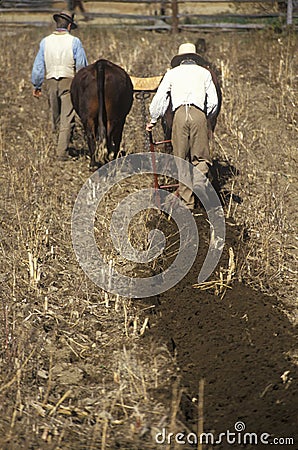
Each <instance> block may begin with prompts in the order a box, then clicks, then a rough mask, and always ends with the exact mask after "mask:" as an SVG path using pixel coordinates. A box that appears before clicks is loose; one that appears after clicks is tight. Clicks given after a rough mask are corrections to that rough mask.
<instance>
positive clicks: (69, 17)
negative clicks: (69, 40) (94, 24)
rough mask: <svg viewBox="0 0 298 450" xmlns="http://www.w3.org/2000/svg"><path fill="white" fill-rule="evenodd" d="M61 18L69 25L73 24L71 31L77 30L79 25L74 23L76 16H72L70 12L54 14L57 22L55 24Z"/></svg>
mask: <svg viewBox="0 0 298 450" xmlns="http://www.w3.org/2000/svg"><path fill="white" fill-rule="evenodd" d="M59 17H61V19H65V20H67V21H68V22H69V23H71V29H72V30H74V29H75V28H77V27H78V26H77V24H76V23H75V22H74V14H71V13H70V12H68V11H62V12H60V13H58V14H54V15H53V19H54V20H55V22H56V21H57V19H58V18H59Z"/></svg>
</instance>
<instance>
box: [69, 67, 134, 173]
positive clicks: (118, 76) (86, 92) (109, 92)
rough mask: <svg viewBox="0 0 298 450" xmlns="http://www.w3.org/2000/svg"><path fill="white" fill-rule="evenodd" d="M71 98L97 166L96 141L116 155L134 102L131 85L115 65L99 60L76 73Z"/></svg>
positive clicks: (128, 79) (92, 161)
mask: <svg viewBox="0 0 298 450" xmlns="http://www.w3.org/2000/svg"><path fill="white" fill-rule="evenodd" d="M71 99H72V103H73V106H74V109H75V111H76V113H77V114H78V116H79V117H80V119H81V121H82V124H83V127H84V130H85V133H86V137H87V143H88V148H89V152H90V157H91V161H90V167H95V166H96V165H97V163H96V158H95V153H96V142H97V141H99V144H100V145H101V146H103V147H106V149H107V152H108V158H109V159H111V158H113V157H114V156H117V154H118V152H119V147H120V142H121V138H122V133H123V127H124V123H125V119H126V116H127V114H128V113H129V111H130V109H131V105H132V102H133V86H132V82H131V80H130V77H129V76H128V74H127V73H126V72H125V71H124V70H123V69H122V68H121V67H119V66H117V65H116V64H113V63H112V62H110V61H107V60H105V59H99V60H98V61H96V62H95V63H93V64H90V65H89V66H87V67H85V68H83V69H81V70H80V71H79V72H78V73H77V74H76V75H75V77H74V79H73V81H72V85H71ZM105 161H107V159H106V160H105Z"/></svg>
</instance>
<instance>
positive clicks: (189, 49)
mask: <svg viewBox="0 0 298 450" xmlns="http://www.w3.org/2000/svg"><path fill="white" fill-rule="evenodd" d="M184 59H192V60H193V61H195V62H196V63H197V64H200V63H201V62H202V60H203V58H202V56H201V55H199V54H198V53H197V52H196V46H195V45H194V44H191V43H190V42H186V43H185V44H181V45H180V47H179V49H178V55H176V56H174V58H173V59H172V61H171V66H172V67H177V66H179V64H181V62H182V61H183V60H184Z"/></svg>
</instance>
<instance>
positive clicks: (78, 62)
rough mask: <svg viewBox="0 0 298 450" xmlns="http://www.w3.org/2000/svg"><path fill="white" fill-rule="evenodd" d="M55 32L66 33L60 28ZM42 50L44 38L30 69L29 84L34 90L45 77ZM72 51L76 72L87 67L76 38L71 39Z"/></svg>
mask: <svg viewBox="0 0 298 450" xmlns="http://www.w3.org/2000/svg"><path fill="white" fill-rule="evenodd" d="M57 31H67V30H64V29H63V30H62V29H61V28H58V29H57ZM44 49H45V38H43V39H42V41H41V42H40V45H39V50H38V53H37V55H36V58H35V61H34V64H33V68H32V74H31V82H32V84H33V86H34V88H35V89H40V88H41V85H42V83H43V81H44V77H45V60H44ZM72 51H73V58H74V61H75V68H76V72H78V70H80V69H81V68H82V67H86V66H87V65H88V62H87V57H86V54H85V50H84V48H83V45H82V42H81V41H80V39H79V38H77V37H74V39H73V47H72Z"/></svg>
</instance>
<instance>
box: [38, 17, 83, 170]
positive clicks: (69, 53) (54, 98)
mask: <svg viewBox="0 0 298 450" xmlns="http://www.w3.org/2000/svg"><path fill="white" fill-rule="evenodd" d="M53 18H54V20H55V22H56V30H55V31H54V32H53V33H52V34H50V35H49V36H47V37H45V38H44V39H42V41H41V42H40V45H39V51H38V53H37V55H36V58H35V61H34V64H33V69H32V76H31V81H32V84H33V87H34V89H33V96H34V97H36V98H39V97H40V96H41V86H42V84H43V82H44V78H46V79H47V86H48V92H49V102H50V107H51V113H52V128H53V131H58V134H59V136H58V144H57V154H58V155H57V156H58V159H60V160H62V161H65V160H67V159H68V157H69V155H68V149H69V144H70V141H71V135H72V131H73V127H74V117H75V112H74V108H73V105H72V102H71V98H70V86H71V82H72V79H73V77H74V75H75V73H76V72H77V71H78V70H80V69H81V68H82V67H86V66H87V64H88V63H87V58H86V54H85V51H84V48H83V46H82V43H81V41H80V39H79V38H77V37H74V36H71V34H70V31H71V30H72V29H74V28H77V25H76V24H75V22H74V20H73V14H70V13H68V12H67V11H62V12H61V13H59V14H54V16H53Z"/></svg>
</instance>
